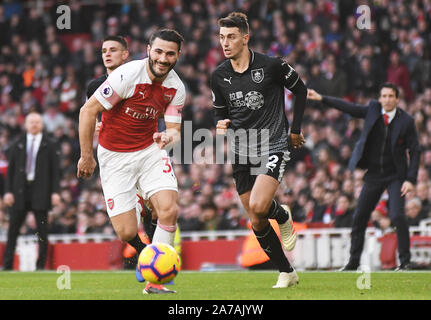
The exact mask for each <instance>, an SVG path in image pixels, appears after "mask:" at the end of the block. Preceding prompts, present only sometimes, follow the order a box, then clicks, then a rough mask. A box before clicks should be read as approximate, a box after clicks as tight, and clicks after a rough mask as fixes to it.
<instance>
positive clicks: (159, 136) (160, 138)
mask: <svg viewBox="0 0 431 320" xmlns="http://www.w3.org/2000/svg"><path fill="white" fill-rule="evenodd" d="M153 140H154V142H155V143H157V144H158V146H159V148H160V149H163V148H164V147H165V146H166V145H167V144H168V143H169V142H171V141H172V137H170V136H168V135H167V134H166V132H155V133H154V134H153Z"/></svg>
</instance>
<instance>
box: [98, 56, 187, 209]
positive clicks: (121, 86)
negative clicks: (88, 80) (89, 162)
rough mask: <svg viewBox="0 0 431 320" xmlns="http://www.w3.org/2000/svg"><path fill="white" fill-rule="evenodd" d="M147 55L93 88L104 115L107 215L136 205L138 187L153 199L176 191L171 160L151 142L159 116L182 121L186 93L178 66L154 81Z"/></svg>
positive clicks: (101, 150)
mask: <svg viewBox="0 0 431 320" xmlns="http://www.w3.org/2000/svg"><path fill="white" fill-rule="evenodd" d="M147 63H148V59H143V60H135V61H131V62H128V63H126V64H123V65H121V66H120V67H118V68H117V69H115V70H114V71H113V72H112V73H111V74H110V75H109V77H108V79H107V80H106V81H105V82H104V83H103V84H102V85H101V86H100V87H99V88H98V89H97V90H96V91H95V93H94V97H95V98H96V99H97V100H98V101H99V102H100V103H101V104H102V105H103V107H104V108H105V109H106V111H105V112H103V113H102V125H101V128H100V132H99V147H98V150H97V155H98V160H99V166H100V177H101V182H102V188H103V193H104V196H105V201H106V206H107V209H108V214H109V216H111V217H112V216H115V215H117V214H120V213H123V212H126V211H129V210H131V209H133V208H135V206H136V188H138V189H140V190H142V196H143V197H144V199H149V198H150V197H151V196H152V195H153V194H154V193H156V192H158V191H160V190H176V191H177V190H178V186H177V180H176V177H175V174H174V172H173V169H172V165H171V163H170V161H169V158H167V157H166V155H165V156H163V153H162V152H160V149H159V147H158V146H157V144H156V143H154V141H153V134H154V133H155V132H157V120H158V118H159V117H161V116H162V115H164V119H165V122H171V123H181V109H182V107H183V106H184V101H185V97H186V93H185V88H184V84H183V83H182V81H181V80H180V78H179V77H178V75H177V73H176V72H175V71H174V70H171V71H170V72H169V73H168V76H167V77H166V79H165V80H164V81H163V82H162V83H156V82H155V83H152V81H151V80H150V78H149V76H148V72H147V69H146V66H147Z"/></svg>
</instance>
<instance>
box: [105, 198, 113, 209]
mask: <svg viewBox="0 0 431 320" xmlns="http://www.w3.org/2000/svg"><path fill="white" fill-rule="evenodd" d="M107 202H108V207H109V210H112V209H114V199H112V198H110V199H108V201H107Z"/></svg>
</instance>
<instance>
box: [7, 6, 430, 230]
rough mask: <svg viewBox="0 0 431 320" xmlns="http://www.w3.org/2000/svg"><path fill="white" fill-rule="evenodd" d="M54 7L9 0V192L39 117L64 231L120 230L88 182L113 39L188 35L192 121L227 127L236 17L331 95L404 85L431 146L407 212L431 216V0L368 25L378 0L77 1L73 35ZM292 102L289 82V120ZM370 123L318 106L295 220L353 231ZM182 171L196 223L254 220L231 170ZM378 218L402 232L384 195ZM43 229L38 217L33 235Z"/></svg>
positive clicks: (290, 185) (140, 54) (287, 191)
mask: <svg viewBox="0 0 431 320" xmlns="http://www.w3.org/2000/svg"><path fill="white" fill-rule="evenodd" d="M368 2H369V3H370V2H371V1H368ZM42 3H43V6H38V7H37V6H33V4H34V2H32V1H15V0H9V1H7V0H5V1H4V2H3V3H2V4H0V170H1V174H0V186H1V189H0V192H1V194H3V192H4V190H3V180H4V175H5V173H6V170H7V149H8V146H9V145H10V144H11V143H12V142H13V141H14V140H15V139H16V138H17V136H18V135H19V134H21V133H22V132H23V130H22V127H23V120H24V118H25V116H26V114H28V112H30V111H32V110H36V111H39V112H41V113H42V114H43V119H44V122H45V129H46V130H47V131H48V132H50V133H51V134H52V135H53V136H54V137H56V138H57V139H58V142H59V144H60V148H61V168H62V179H61V190H62V191H61V197H62V203H61V204H60V205H58V206H55V207H54V208H53V209H52V210H51V211H50V213H49V224H50V232H51V233H72V234H85V233H94V232H96V233H113V230H112V227H111V225H110V223H109V219H108V217H107V214H106V210H105V201H104V198H103V193H102V191H101V186H100V179H99V177H98V172H97V171H96V172H95V174H94V175H93V177H92V178H91V179H89V180H80V179H77V178H76V164H77V160H78V158H79V155H80V151H79V141H78V127H77V125H78V115H79V109H80V107H81V106H82V105H83V104H84V102H85V89H86V86H87V84H88V82H89V81H90V80H92V79H94V78H97V77H99V76H101V75H102V74H103V73H104V72H105V70H104V67H103V64H102V61H101V50H100V48H101V42H102V40H103V38H104V37H105V36H108V35H123V36H125V37H126V38H127V40H128V43H129V50H130V53H131V59H132V60H135V59H142V58H145V57H146V46H147V43H148V38H149V36H150V35H151V33H152V32H153V31H154V30H156V29H157V28H161V27H166V28H174V29H177V30H178V31H179V32H180V33H181V34H182V35H183V36H184V38H185V42H184V44H183V47H182V55H181V58H180V60H179V62H178V64H177V66H176V67H175V70H176V71H177V73H178V74H179V75H180V77H181V79H182V80H183V81H184V83H185V85H186V90H187V94H188V96H187V99H186V105H185V107H184V111H183V120H184V121H191V123H192V125H193V130H194V131H195V130H198V129H209V130H212V132H213V133H214V132H215V130H214V127H215V123H214V119H213V111H212V100H211V90H210V86H209V78H210V75H211V72H212V71H213V70H214V69H215V68H216V67H217V65H218V64H220V63H221V61H223V59H224V57H223V52H222V51H221V49H220V44H219V41H218V27H217V23H216V22H217V19H218V18H219V17H221V16H226V15H227V14H228V13H229V12H231V11H242V12H244V13H246V14H247V15H248V19H249V23H250V27H251V40H250V46H251V48H252V49H253V50H256V51H258V52H262V53H266V54H270V55H272V56H282V57H284V58H285V59H286V60H287V61H289V63H290V64H291V65H292V66H294V68H295V69H296V71H297V72H298V73H299V74H300V76H301V78H302V79H303V80H304V82H305V83H306V84H307V86H308V87H310V88H313V89H315V90H317V91H318V92H320V93H322V94H327V95H333V96H337V97H343V98H346V99H348V100H350V101H356V102H358V103H363V104H366V103H367V102H368V100H369V99H376V98H377V96H378V90H379V84H381V83H383V82H386V81H390V82H393V83H395V84H397V85H398V86H399V87H400V89H401V99H400V104H399V106H400V107H401V108H403V109H405V110H406V111H408V112H409V113H410V114H411V115H412V116H413V117H414V119H415V122H416V125H417V130H418V132H419V136H420V145H421V150H422V155H421V164H420V169H419V176H418V183H417V185H416V190H415V192H411V193H409V194H408V195H407V201H406V214H407V216H408V219H409V223H410V225H418V224H419V222H420V221H421V220H422V219H426V218H429V217H431V1H430V0H413V1H402V0H397V1H388V0H382V1H378V2H373V5H371V4H370V6H371V27H370V29H359V28H358V27H357V25H356V22H357V17H358V14H356V13H355V10H356V7H357V6H358V5H360V4H363V3H367V1H354V0H350V1H329V0H298V1H277V0H270V1H258V0H223V1H220V0H194V1H185V0H145V1H133V0H124V1H115V2H113V3H111V2H110V1H108V0H106V1H79V0H78V1H70V4H69V7H70V9H71V29H70V30H68V29H58V28H57V25H56V19H57V18H58V16H59V14H58V13H56V8H57V4H56V2H55V1H43V2H42ZM374 3H375V4H374ZM292 98H293V96H292V95H291V93H290V92H289V91H287V90H286V114H287V117H288V119H291V116H292V112H291V110H290V109H291V106H292ZM361 127H362V120H358V119H353V118H350V117H349V116H347V115H346V114H343V113H341V112H339V111H337V110H335V109H330V108H326V107H323V106H322V105H320V104H317V103H309V102H308V103H307V108H306V111H305V115H304V121H303V126H302V130H303V134H304V136H305V138H306V140H307V142H306V144H305V146H304V147H303V148H302V149H300V150H294V151H293V152H292V153H291V155H290V157H291V160H290V162H289V163H288V168H287V170H286V173H285V175H284V178H283V181H282V184H281V187H280V188H279V189H278V192H277V194H276V195H277V198H278V200H279V201H280V202H281V203H286V204H288V205H289V206H290V207H291V208H292V211H293V215H294V220H295V221H297V222H319V223H323V224H327V225H328V226H334V227H350V226H351V223H352V213H353V208H354V206H355V201H356V199H357V198H358V192H359V191H360V190H361V186H362V176H363V172H361V171H355V172H353V173H351V172H349V170H347V163H348V160H349V158H350V155H351V152H352V150H353V146H354V143H355V141H356V140H357V138H358V136H359V134H360V130H361ZM197 144H198V142H194V146H196V145H197ZM94 146H95V147H96V146H97V138H95V143H94ZM174 167H175V172H176V175H177V178H178V183H179V206H180V213H179V225H180V229H181V230H182V231H191V230H226V229H230V230H232V229H245V228H247V214H246V213H245V212H244V209H243V207H242V205H241V203H240V201H239V197H238V195H237V192H236V190H235V186H234V183H233V179H232V169H231V166H230V165H229V164H211V163H210V164H198V163H192V164H182V163H180V162H177V163H175V165H174ZM371 219H372V223H374V225H375V226H377V227H379V228H382V229H386V228H390V221H389V219H388V208H387V206H386V202H385V198H384V197H383V198H382V200H381V202H380V203H379V205H378V206H377V207H376V209H375V211H374V212H373V215H372V218H371ZM7 226H8V215H7V208H6V207H5V206H4V204H3V202H2V200H0V235H1V234H5V233H6V231H7ZM34 229H35V222H34V218H32V216H31V215H29V216H28V218H27V221H26V224H25V226H24V227H23V229H22V233H23V234H32V233H34Z"/></svg>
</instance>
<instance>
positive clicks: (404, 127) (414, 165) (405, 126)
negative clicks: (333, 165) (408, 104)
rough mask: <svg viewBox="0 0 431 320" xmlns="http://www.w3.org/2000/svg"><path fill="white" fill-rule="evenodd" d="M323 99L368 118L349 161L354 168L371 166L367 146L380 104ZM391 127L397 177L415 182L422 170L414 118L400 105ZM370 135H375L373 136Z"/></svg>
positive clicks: (350, 167)
mask: <svg viewBox="0 0 431 320" xmlns="http://www.w3.org/2000/svg"><path fill="white" fill-rule="evenodd" d="M322 102H323V103H325V104H327V105H330V106H332V107H334V108H336V109H338V110H340V111H343V112H346V113H349V114H350V115H352V116H353V117H356V118H364V119H365V121H364V127H363V129H362V132H361V135H360V137H359V140H358V141H357V142H356V145H355V148H354V149H353V152H352V156H351V158H350V161H349V169H350V170H351V171H353V170H354V169H355V168H361V169H368V167H367V163H366V161H365V159H364V149H365V145H366V143H367V139H368V138H369V134H370V132H371V129H372V128H373V126H374V124H375V123H376V121H377V120H378V119H380V117H381V116H382V106H381V104H380V103H379V102H378V101H376V100H372V101H370V103H369V104H368V106H365V105H359V104H355V103H349V102H346V101H344V100H342V99H338V98H334V97H328V96H324V97H323V100H322ZM391 129H392V131H391V150H392V156H393V160H394V164H395V167H396V169H397V174H398V177H399V178H400V179H401V180H402V181H405V180H408V181H410V182H412V183H413V184H415V183H416V179H417V174H418V170H419V160H420V159H419V158H420V147H419V139H418V134H417V130H416V125H415V122H414V119H413V117H412V116H410V115H409V114H408V113H407V112H405V111H404V110H402V109H400V108H398V107H397V111H396V113H395V117H394V119H392V122H391ZM370 138H371V139H372V137H370ZM407 153H408V154H409V161H408V160H407Z"/></svg>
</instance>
